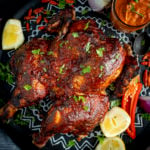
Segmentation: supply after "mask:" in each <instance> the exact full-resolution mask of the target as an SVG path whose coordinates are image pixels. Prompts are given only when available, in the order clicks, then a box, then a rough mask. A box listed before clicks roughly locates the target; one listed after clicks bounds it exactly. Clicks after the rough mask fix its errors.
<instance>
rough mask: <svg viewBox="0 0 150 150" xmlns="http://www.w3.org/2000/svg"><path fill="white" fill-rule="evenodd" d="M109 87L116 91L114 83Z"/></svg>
mask: <svg viewBox="0 0 150 150" xmlns="http://www.w3.org/2000/svg"><path fill="white" fill-rule="evenodd" d="M109 89H110V90H111V91H114V90H115V86H114V84H113V83H112V84H110V85H109Z"/></svg>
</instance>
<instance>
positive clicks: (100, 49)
mask: <svg viewBox="0 0 150 150" xmlns="http://www.w3.org/2000/svg"><path fill="white" fill-rule="evenodd" d="M104 51H105V48H104V47H100V48H99V49H97V50H96V53H97V55H98V56H99V57H103V52H104Z"/></svg>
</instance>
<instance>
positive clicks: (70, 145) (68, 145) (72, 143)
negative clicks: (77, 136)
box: [67, 140, 75, 147]
mask: <svg viewBox="0 0 150 150" xmlns="http://www.w3.org/2000/svg"><path fill="white" fill-rule="evenodd" d="M74 145H75V141H74V140H70V141H69V142H68V144H67V147H72V146H74Z"/></svg>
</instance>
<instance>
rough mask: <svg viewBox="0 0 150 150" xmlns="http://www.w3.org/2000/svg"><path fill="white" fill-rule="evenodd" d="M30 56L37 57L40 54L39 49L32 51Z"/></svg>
mask: <svg viewBox="0 0 150 150" xmlns="http://www.w3.org/2000/svg"><path fill="white" fill-rule="evenodd" d="M32 54H34V55H39V54H40V49H35V50H32Z"/></svg>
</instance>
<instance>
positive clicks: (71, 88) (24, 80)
mask: <svg viewBox="0 0 150 150" xmlns="http://www.w3.org/2000/svg"><path fill="white" fill-rule="evenodd" d="M47 31H48V32H50V33H59V34H58V35H57V36H56V38H55V39H54V40H50V41H49V40H43V39H33V40H32V41H30V42H28V43H26V44H25V45H23V46H22V47H21V48H20V49H19V50H17V51H16V53H15V54H14V56H13V57H12V59H11V62H10V64H11V68H12V72H13V73H14V74H15V75H16V79H17V81H16V83H17V86H16V89H15V90H14V92H13V95H12V98H11V100H10V101H9V102H8V103H7V104H6V105H5V106H4V107H3V108H1V109H0V117H1V118H3V119H4V118H10V117H12V116H13V115H14V113H15V112H16V111H17V110H18V109H19V108H21V107H26V106H29V105H32V104H35V103H37V102H38V101H39V100H41V99H43V98H44V97H45V96H47V95H48V96H49V98H50V99H51V100H52V101H53V104H52V107H51V108H50V110H49V112H48V114H47V116H46V117H45V118H44V119H43V122H42V127H41V131H40V133H36V134H34V135H33V143H34V144H35V145H37V146H38V147H42V146H44V145H45V143H46V142H47V140H48V138H49V137H51V136H52V135H54V134H56V133H73V134H74V135H84V136H85V135H87V134H88V133H89V132H90V131H92V129H93V128H94V127H95V126H96V125H97V124H98V123H99V122H101V121H102V120H103V118H104V115H105V113H106V112H107V111H108V109H109V100H108V96H107V95H106V92H105V90H106V88H107V87H108V86H109V85H110V84H111V83H112V82H114V81H115V80H116V79H117V77H118V76H119V75H120V73H121V72H122V70H123V66H124V65H125V59H126V58H127V52H126V51H125V49H123V48H122V47H121V45H120V42H119V40H118V39H116V38H108V37H106V36H105V35H104V34H103V33H102V31H101V30H100V29H98V27H97V25H96V23H95V21H94V20H91V19H87V20H75V12H74V10H72V9H67V10H64V11H60V13H59V14H58V15H57V16H53V18H52V19H51V20H50V21H49V25H48V26H47ZM132 72H133V71H132Z"/></svg>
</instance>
